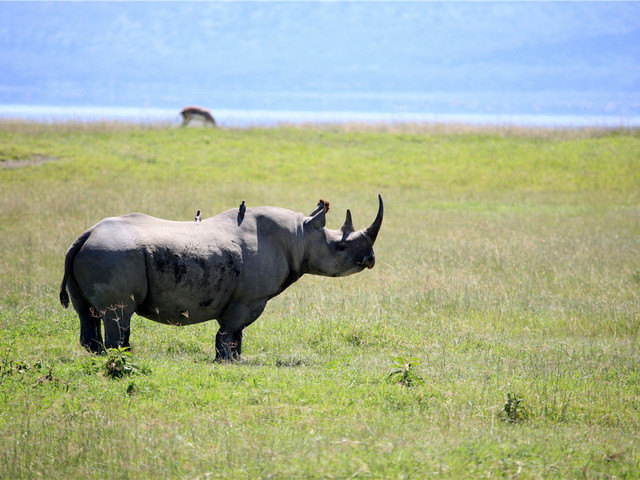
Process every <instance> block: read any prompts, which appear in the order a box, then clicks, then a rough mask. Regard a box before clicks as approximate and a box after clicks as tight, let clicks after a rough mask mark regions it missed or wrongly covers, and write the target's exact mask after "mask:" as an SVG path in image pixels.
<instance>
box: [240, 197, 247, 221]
mask: <svg viewBox="0 0 640 480" xmlns="http://www.w3.org/2000/svg"><path fill="white" fill-rule="evenodd" d="M246 211H247V206H246V205H245V203H244V200H242V203H241V204H240V206H239V207H238V225H240V224H241V223H242V220H244V212H246Z"/></svg>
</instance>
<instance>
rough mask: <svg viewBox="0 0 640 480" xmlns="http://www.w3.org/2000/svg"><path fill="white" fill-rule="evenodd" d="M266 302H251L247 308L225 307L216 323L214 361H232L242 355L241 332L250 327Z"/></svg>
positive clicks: (237, 306) (241, 306)
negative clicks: (218, 326) (218, 325)
mask: <svg viewBox="0 0 640 480" xmlns="http://www.w3.org/2000/svg"><path fill="white" fill-rule="evenodd" d="M266 304H267V301H266V300H260V301H256V302H252V303H251V304H250V305H249V306H247V305H244V304H242V303H233V304H231V305H229V307H227V309H226V310H225V311H224V313H223V314H222V317H221V318H220V320H219V321H218V322H219V323H220V330H219V331H218V334H217V335H216V360H217V361H234V360H237V359H238V358H240V355H241V354H242V330H243V329H244V328H245V327H247V326H248V325H251V324H252V323H253V322H254V321H255V320H256V319H257V318H258V317H259V316H260V315H261V314H262V312H263V311H264V307H265V305H266Z"/></svg>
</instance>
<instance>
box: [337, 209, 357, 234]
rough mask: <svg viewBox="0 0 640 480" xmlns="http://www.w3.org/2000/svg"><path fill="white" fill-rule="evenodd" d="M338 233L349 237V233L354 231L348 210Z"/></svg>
mask: <svg viewBox="0 0 640 480" xmlns="http://www.w3.org/2000/svg"><path fill="white" fill-rule="evenodd" d="M340 231H341V232H342V233H343V234H345V235H349V234H350V233H351V232H353V231H355V229H354V228H353V221H352V220H351V211H350V210H347V218H346V219H345V220H344V224H343V225H342V227H340Z"/></svg>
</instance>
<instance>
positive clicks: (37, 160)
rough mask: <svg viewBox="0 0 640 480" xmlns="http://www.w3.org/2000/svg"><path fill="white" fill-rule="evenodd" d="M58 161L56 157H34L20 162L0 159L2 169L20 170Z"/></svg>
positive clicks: (38, 155)
mask: <svg viewBox="0 0 640 480" xmlns="http://www.w3.org/2000/svg"><path fill="white" fill-rule="evenodd" d="M56 160H58V159H57V158H55V157H50V156H48V155H40V154H36V155H33V156H32V157H31V158H24V159H20V160H7V159H4V158H0V168H4V169H7V168H20V167H31V166H34V165H40V164H42V163H46V162H55V161H56Z"/></svg>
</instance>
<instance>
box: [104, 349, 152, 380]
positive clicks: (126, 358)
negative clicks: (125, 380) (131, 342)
mask: <svg viewBox="0 0 640 480" xmlns="http://www.w3.org/2000/svg"><path fill="white" fill-rule="evenodd" d="M104 370H105V375H106V376H107V377H109V378H122V377H124V376H126V375H135V374H139V373H141V374H146V373H148V372H147V370H146V369H144V368H142V367H140V366H138V365H136V364H135V363H132V362H131V352H130V351H129V350H128V349H127V348H110V349H108V350H107V361H106V362H105V364H104Z"/></svg>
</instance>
